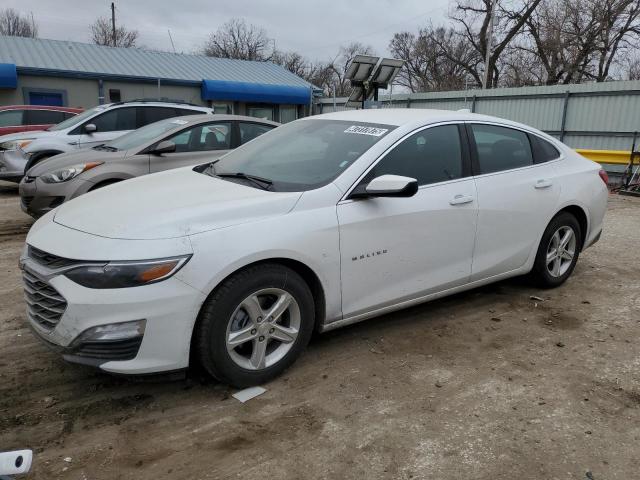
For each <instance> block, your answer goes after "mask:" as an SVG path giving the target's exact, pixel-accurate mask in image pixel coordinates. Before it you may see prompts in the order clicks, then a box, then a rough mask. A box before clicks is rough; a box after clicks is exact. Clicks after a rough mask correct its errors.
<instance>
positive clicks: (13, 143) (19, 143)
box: [0, 138, 35, 150]
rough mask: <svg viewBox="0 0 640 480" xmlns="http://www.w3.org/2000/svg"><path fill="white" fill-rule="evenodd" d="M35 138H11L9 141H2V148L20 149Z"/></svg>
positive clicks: (0, 148) (0, 145)
mask: <svg viewBox="0 0 640 480" xmlns="http://www.w3.org/2000/svg"><path fill="white" fill-rule="evenodd" d="M34 140H35V138H23V139H20V140H9V141H8V142H3V143H0V150H18V149H19V148H24V147H26V146H27V145H29V144H30V143H31V142H33V141H34Z"/></svg>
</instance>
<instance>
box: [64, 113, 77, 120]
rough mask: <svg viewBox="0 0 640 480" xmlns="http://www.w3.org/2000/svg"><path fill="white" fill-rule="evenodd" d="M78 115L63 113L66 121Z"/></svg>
mask: <svg viewBox="0 0 640 480" xmlns="http://www.w3.org/2000/svg"><path fill="white" fill-rule="evenodd" d="M76 115H77V114H76V113H71V112H62V116H63V117H64V119H65V120H66V119H67V118H71V117H75V116H76Z"/></svg>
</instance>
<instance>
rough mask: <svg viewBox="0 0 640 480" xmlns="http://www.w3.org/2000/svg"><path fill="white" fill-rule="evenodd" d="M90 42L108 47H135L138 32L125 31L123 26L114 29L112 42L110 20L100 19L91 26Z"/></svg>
mask: <svg viewBox="0 0 640 480" xmlns="http://www.w3.org/2000/svg"><path fill="white" fill-rule="evenodd" d="M91 41H92V42H93V43H95V44H97V45H106V46H109V47H124V48H130V47H135V46H136V43H137V41H138V31H137V30H127V29H126V28H125V27H124V26H123V25H120V26H119V27H116V34H115V41H114V38H113V27H112V24H111V19H110V18H107V17H100V18H98V19H97V20H96V21H95V22H94V23H93V24H92V25H91Z"/></svg>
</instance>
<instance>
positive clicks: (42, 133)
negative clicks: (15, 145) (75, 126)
mask: <svg viewBox="0 0 640 480" xmlns="http://www.w3.org/2000/svg"><path fill="white" fill-rule="evenodd" d="M53 135H54V132H48V131H46V130H33V131H31V132H20V133H10V134H9V135H2V136H0V143H4V142H10V141H12V140H23V139H25V138H45V137H51V136H53Z"/></svg>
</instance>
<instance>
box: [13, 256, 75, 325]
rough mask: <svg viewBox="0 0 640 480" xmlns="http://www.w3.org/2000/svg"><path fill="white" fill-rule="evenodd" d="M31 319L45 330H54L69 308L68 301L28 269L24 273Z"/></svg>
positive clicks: (25, 292)
mask: <svg viewBox="0 0 640 480" xmlns="http://www.w3.org/2000/svg"><path fill="white" fill-rule="evenodd" d="M22 279H23V281H24V294H25V299H26V301H27V314H28V316H29V319H30V320H32V321H33V322H35V323H37V324H38V325H40V327H42V328H43V329H44V330H47V331H51V330H53V329H54V328H55V327H56V325H58V322H59V321H60V318H61V317H62V314H63V313H64V311H65V310H66V308H67V301H66V300H65V299H64V297H63V296H62V295H61V294H60V293H59V292H58V291H57V290H56V289H55V288H53V287H52V286H51V285H49V284H48V283H47V282H45V281H44V280H41V279H40V278H38V277H37V276H35V275H34V274H33V273H31V272H30V271H28V270H27V269H26V268H25V269H24V270H23V271H22Z"/></svg>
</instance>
